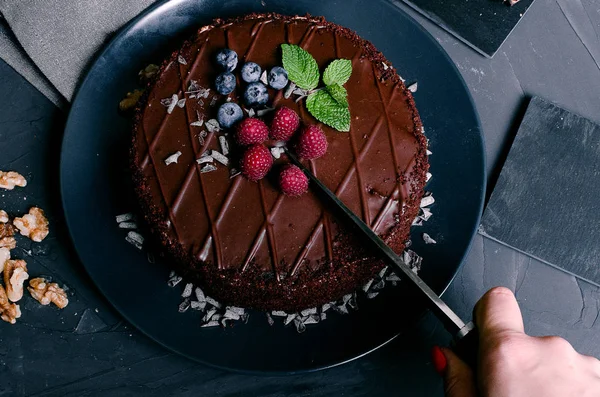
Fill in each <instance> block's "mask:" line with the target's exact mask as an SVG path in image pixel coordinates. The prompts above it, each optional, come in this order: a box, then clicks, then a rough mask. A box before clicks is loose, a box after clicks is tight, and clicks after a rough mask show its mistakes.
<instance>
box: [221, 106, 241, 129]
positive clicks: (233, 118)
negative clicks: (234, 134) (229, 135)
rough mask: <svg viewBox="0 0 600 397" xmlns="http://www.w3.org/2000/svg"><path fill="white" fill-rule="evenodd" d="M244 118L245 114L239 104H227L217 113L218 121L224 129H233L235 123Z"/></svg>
mask: <svg viewBox="0 0 600 397" xmlns="http://www.w3.org/2000/svg"><path fill="white" fill-rule="evenodd" d="M243 118H244V112H242V108H241V107H239V105H238V104H237V103H234V102H226V103H224V104H222V105H221V107H220V108H219V112H218V113H217V121H218V122H219V124H220V125H221V127H223V128H231V127H232V126H233V125H234V124H235V123H237V122H238V121H240V120H241V119H243Z"/></svg>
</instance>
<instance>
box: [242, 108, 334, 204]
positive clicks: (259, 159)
mask: <svg viewBox="0 0 600 397" xmlns="http://www.w3.org/2000/svg"><path fill="white" fill-rule="evenodd" d="M299 127H300V118H299V117H298V114H296V112H294V111H293V110H292V109H290V108H287V107H285V106H283V107H280V108H279V109H277V110H276V111H275V115H274V116H273V121H272V123H271V128H270V129H269V127H268V126H267V125H266V124H265V122H264V121H262V120H260V119H257V118H254V117H249V118H246V119H244V120H242V121H241V122H240V123H239V124H238V126H237V135H236V138H237V142H238V143H239V144H240V145H242V146H247V148H246V150H245V151H244V153H243V155H242V160H241V169H242V174H243V175H244V176H245V177H246V178H248V179H249V180H251V181H254V182H256V181H258V180H260V179H262V178H264V177H265V176H266V175H267V174H268V173H269V171H270V170H271V167H272V166H273V156H272V154H271V151H270V150H269V148H268V147H267V146H266V144H265V142H266V141H267V140H269V139H273V140H277V141H284V142H287V141H289V140H290V139H292V137H293V136H294V134H295V133H296V131H298V129H299ZM295 150H296V153H297V154H298V156H299V157H300V158H302V159H305V160H312V159H316V158H319V157H321V156H323V155H324V154H325V152H326V151H327V138H326V137H325V134H324V133H323V131H322V130H321V128H319V127H318V126H316V125H310V126H306V127H304V128H303V129H301V131H300V132H299V133H298V137H297V139H296V145H295ZM279 186H280V187H281V190H282V191H283V193H284V194H286V195H288V196H300V195H302V194H304V193H305V192H306V191H307V190H308V178H307V177H306V175H304V173H303V172H302V171H301V170H300V168H298V167H296V166H295V165H286V166H284V167H283V168H282V169H281V172H280V174H279Z"/></svg>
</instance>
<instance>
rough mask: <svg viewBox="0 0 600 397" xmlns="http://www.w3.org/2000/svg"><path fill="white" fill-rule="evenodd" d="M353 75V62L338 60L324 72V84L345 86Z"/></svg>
mask: <svg viewBox="0 0 600 397" xmlns="http://www.w3.org/2000/svg"><path fill="white" fill-rule="evenodd" d="M351 74H352V61H351V60H349V59H336V60H335V61H333V62H331V63H330V64H329V66H327V69H325V72H323V83H325V85H327V86H329V85H333V84H339V85H344V84H346V82H347V81H348V80H349V79H350V75H351Z"/></svg>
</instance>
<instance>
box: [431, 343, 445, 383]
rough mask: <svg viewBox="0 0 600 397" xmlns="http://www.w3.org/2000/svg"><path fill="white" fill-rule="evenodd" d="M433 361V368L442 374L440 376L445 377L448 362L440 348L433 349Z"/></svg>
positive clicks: (434, 347)
mask: <svg viewBox="0 0 600 397" xmlns="http://www.w3.org/2000/svg"><path fill="white" fill-rule="evenodd" d="M431 361H432V362H433V368H435V371H436V372H437V373H438V374H440V376H444V374H445V373H446V365H447V364H448V362H447V361H446V356H444V353H443V352H442V349H440V347H439V346H433V348H432V349H431Z"/></svg>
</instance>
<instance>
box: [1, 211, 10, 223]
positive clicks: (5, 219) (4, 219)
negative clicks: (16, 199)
mask: <svg viewBox="0 0 600 397" xmlns="http://www.w3.org/2000/svg"><path fill="white" fill-rule="evenodd" d="M9 220H10V218H9V217H8V214H7V213H6V211H4V210H0V223H8V221H9Z"/></svg>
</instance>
